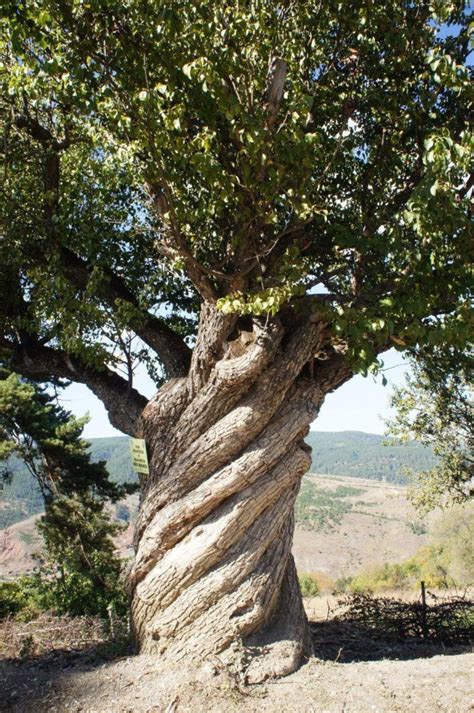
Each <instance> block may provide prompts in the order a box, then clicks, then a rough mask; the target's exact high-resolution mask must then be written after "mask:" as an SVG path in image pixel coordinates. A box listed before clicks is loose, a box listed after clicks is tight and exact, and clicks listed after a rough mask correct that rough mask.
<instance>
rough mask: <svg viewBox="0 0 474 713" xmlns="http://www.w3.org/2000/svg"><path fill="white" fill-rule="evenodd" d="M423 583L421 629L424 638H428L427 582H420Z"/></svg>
mask: <svg viewBox="0 0 474 713" xmlns="http://www.w3.org/2000/svg"><path fill="white" fill-rule="evenodd" d="M420 584H421V631H422V634H423V638H424V639H427V638H428V623H427V618H426V609H427V607H426V590H425V583H424V582H423V581H421V582H420Z"/></svg>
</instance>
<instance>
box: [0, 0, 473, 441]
mask: <svg viewBox="0 0 474 713" xmlns="http://www.w3.org/2000/svg"><path fill="white" fill-rule="evenodd" d="M442 27H444V31H443V32H440V30H441V28H442ZM468 33H469V12H468V10H467V8H465V6H464V3H463V2H454V3H446V2H445V1H444V0H438V1H437V0H419V1H417V2H400V1H399V0H388V1H387V2H384V3H367V2H351V3H341V2H338V1H336V0H331V1H330V2H321V3H313V2H311V3H310V2H305V1H302V0H301V1H298V2H281V3H274V2H268V1H264V0H261V1H258V2H253V1H252V2H238V1H236V2H225V3H222V2H219V3H189V2H184V1H183V0H175V1H173V2H171V3H167V4H166V5H162V4H160V3H150V2H146V0H127V1H126V2H116V1H115V0H107V2H106V3H104V2H102V1H101V2H99V1H98V0H90V1H88V2H82V1H77V2H76V1H74V2H69V3H67V2H62V1H52V0H41V1H39V0H38V1H34V0H33V1H31V2H22V1H15V2H14V1H12V2H7V3H5V4H4V11H3V15H2V18H1V21H0V37H1V47H0V53H1V56H0V61H1V64H0V72H1V74H0V108H1V135H2V141H1V148H0V152H1V155H2V165H3V168H2V178H1V185H2V188H1V201H0V226H1V227H0V231H1V236H2V241H1V245H0V251H1V255H0V270H1V284H2V288H1V289H2V301H3V304H4V307H3V310H2V316H1V337H0V338H1V343H0V344H1V349H2V354H3V358H4V360H7V361H8V363H9V365H10V366H11V367H12V368H14V369H16V370H18V371H19V372H20V373H23V374H25V375H27V376H29V377H31V378H34V379H51V378H68V379H72V380H75V381H79V382H83V383H85V384H87V385H88V386H89V387H90V388H91V389H92V390H93V391H94V392H95V393H96V394H97V395H98V396H99V397H100V398H101V399H102V400H103V401H104V403H105V405H106V407H107V409H108V411H109V416H110V418H111V421H112V422H113V423H114V425H116V426H117V427H118V428H119V429H121V430H123V431H124V432H127V433H134V432H135V427H136V426H135V424H136V421H137V419H138V417H139V414H140V413H141V411H142V410H143V408H144V406H145V404H146V399H145V398H144V397H142V396H141V395H140V394H139V393H138V392H137V391H135V389H134V388H133V380H132V375H133V371H134V367H135V365H136V363H137V361H142V362H146V364H147V366H148V367H149V370H150V373H151V374H152V376H153V378H154V379H155V381H156V383H157V384H160V383H161V381H162V379H163V378H166V377H172V376H181V375H184V374H186V373H187V370H188V368H189V363H190V359H191V351H192V347H193V344H194V339H195V334H196V329H197V324H198V320H199V306H200V304H201V303H202V302H203V301H204V302H206V303H212V304H215V305H217V307H218V309H220V310H221V311H222V312H223V313H233V314H238V315H249V314H250V315H257V316H258V315H261V316H263V317H266V316H271V315H275V314H276V313H277V312H278V313H279V314H280V315H283V316H285V315H287V317H288V318H291V315H293V314H299V313H304V314H310V313H312V314H315V315H317V317H318V319H323V320H324V322H325V324H327V325H329V329H330V331H331V335H332V336H331V344H332V348H334V349H336V350H339V351H340V352H342V353H343V354H344V355H345V358H346V359H347V360H349V362H350V363H351V368H352V369H353V370H358V371H361V372H362V373H365V372H366V371H367V369H368V368H374V367H373V364H374V361H375V359H376V355H377V354H378V353H380V352H382V351H383V350H385V349H387V348H388V347H389V346H393V345H395V346H396V347H397V348H400V349H404V348H406V347H410V346H413V345H416V344H417V343H419V342H423V343H430V344H433V345H436V344H439V343H443V344H446V343H449V344H451V345H452V346H453V348H457V349H462V347H463V344H464V342H465V339H466V334H467V330H468V319H469V316H468V315H469V302H468V295H469V272H468V263H469V256H470V255H471V252H470V250H471V248H470V245H471V243H470V238H471V237H472V233H471V231H470V227H471V222H470V218H471V216H470V212H469V197H470V191H471V188H472V177H471V178H470V177H469V173H468V171H469V161H470V155H471V150H472V143H473V138H472V133H471V132H470V131H469V123H468V117H469V108H470V106H471V104H472V86H471V84H470V70H469V69H468V67H467V66H466V59H467V57H468V54H469V42H468V37H469V34H468ZM323 357H324V355H322V358H323Z"/></svg>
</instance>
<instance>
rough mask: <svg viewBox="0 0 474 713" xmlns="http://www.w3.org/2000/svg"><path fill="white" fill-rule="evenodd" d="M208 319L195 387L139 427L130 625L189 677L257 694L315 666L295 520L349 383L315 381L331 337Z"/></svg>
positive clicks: (170, 394) (325, 372)
mask: <svg viewBox="0 0 474 713" xmlns="http://www.w3.org/2000/svg"><path fill="white" fill-rule="evenodd" d="M208 309H209V312H208V313H207V315H206V319H205V320H204V322H202V323H203V325H204V326H203V327H202V329H201V332H200V335H199V338H198V343H197V345H196V348H195V350H194V355H193V363H192V366H191V372H190V375H189V377H188V378H186V379H180V380H173V381H170V382H168V384H167V385H165V387H163V388H162V389H161V390H160V391H159V392H158V394H157V396H156V398H155V399H153V400H152V401H151V402H150V403H149V405H148V406H147V408H146V409H145V412H144V414H143V421H142V423H143V435H144V437H145V439H146V441H147V446H148V449H149V454H150V466H151V467H150V476H149V477H148V478H147V480H146V482H145V483H144V484H143V495H142V500H141V505H140V512H139V517H138V521H137V527H136V543H135V544H136V558H135V562H134V565H133V569H132V572H131V575H130V584H131V591H132V608H131V612H132V625H133V631H134V636H135V639H136V641H137V644H138V647H139V649H140V651H142V652H146V653H156V654H158V655H160V656H161V657H163V658H164V659H169V660H171V661H173V662H177V661H183V662H185V663H187V664H189V663H192V662H196V661H197V662H200V663H202V662H203V660H205V659H206V658H208V657H211V658H212V657H215V656H219V658H220V660H221V661H222V662H224V663H226V664H228V665H233V666H237V668H238V670H239V672H240V673H242V674H243V675H244V677H245V680H247V681H248V682H257V681H261V680H264V679H266V678H268V677H273V676H279V675H283V674H286V673H289V672H291V671H293V670H295V669H296V668H297V667H298V666H299V664H300V662H301V661H302V659H303V657H304V656H308V655H309V654H310V653H311V641H310V637H309V632H308V625H307V620H306V616H305V613H304V609H303V604H302V598H301V593H300V590H299V586H298V582H297V578H296V570H295V566H294V562H293V557H292V554H291V546H292V537H293V526H294V522H293V507H294V501H295V498H296V495H297V493H298V489H299V486H300V482H301V478H302V476H303V474H304V473H305V472H306V471H307V470H308V468H309V466H310V463H311V459H310V449H309V448H308V447H307V446H306V444H305V443H304V440H303V439H304V437H305V435H306V434H307V432H308V429H309V426H310V423H311V421H312V420H313V419H314V417H315V415H316V413H317V411H318V410H319V408H320V406H321V404H322V402H323V399H324V395H325V393H326V392H327V391H328V390H330V388H333V387H334V384H335V383H336V382H340V381H341V380H345V379H346V378H348V375H349V372H348V370H347V369H345V371H344V369H342V371H341V368H340V366H338V367H337V368H329V369H328V364H327V362H321V364H322V367H321V369H320V373H318V374H314V373H313V372H314V369H313V370H310V369H309V366H308V364H309V363H311V360H312V359H313V357H314V354H315V353H317V352H318V350H319V349H320V348H321V347H322V345H323V341H324V330H323V325H321V324H315V323H312V322H309V323H306V324H305V325H304V328H303V327H301V328H299V329H295V330H293V331H292V332H289V330H288V329H285V328H283V326H282V325H281V324H280V323H278V322H276V321H273V322H272V323H270V324H259V323H256V322H255V323H254V324H253V326H252V329H251V331H247V332H243V331H242V330H239V329H238V328H236V326H235V320H234V321H232V319H231V318H228V317H227V318H226V317H224V316H223V315H219V314H218V313H215V312H213V311H211V310H210V308H208ZM342 372H344V373H342ZM318 377H319V378H318Z"/></svg>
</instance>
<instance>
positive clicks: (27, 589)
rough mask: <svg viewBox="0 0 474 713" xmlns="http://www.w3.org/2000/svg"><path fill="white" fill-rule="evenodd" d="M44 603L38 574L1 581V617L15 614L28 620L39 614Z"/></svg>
mask: <svg viewBox="0 0 474 713" xmlns="http://www.w3.org/2000/svg"><path fill="white" fill-rule="evenodd" d="M43 605H44V601H43V595H42V591H41V587H40V582H39V579H38V577H37V576H36V575H29V576H23V577H18V578H17V579H15V580H12V581H10V582H1V583H0V619H5V618H6V617H7V616H15V617H18V618H20V619H22V620H23V621H27V620H29V619H33V618H34V617H35V616H37V614H38V613H39V612H40V611H41V609H43V608H44V607H43Z"/></svg>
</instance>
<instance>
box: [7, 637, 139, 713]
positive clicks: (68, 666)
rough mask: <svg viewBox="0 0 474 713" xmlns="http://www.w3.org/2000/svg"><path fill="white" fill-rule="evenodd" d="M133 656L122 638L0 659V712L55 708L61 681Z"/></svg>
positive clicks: (25, 712) (38, 710)
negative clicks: (79, 646) (78, 673)
mask: <svg viewBox="0 0 474 713" xmlns="http://www.w3.org/2000/svg"><path fill="white" fill-rule="evenodd" d="M131 655H133V651H132V648H131V646H130V645H129V644H128V643H127V642H126V641H124V640H122V639H120V640H116V641H114V640H109V641H104V642H98V643H94V644H91V645H90V646H86V647H81V648H78V649H71V648H69V647H67V648H55V649H53V650H51V651H48V652H43V653H42V654H37V655H25V656H23V657H21V658H4V659H1V660H0V692H1V693H0V711H2V712H3V711H9V712H11V713H14V712H16V711H18V712H20V711H21V713H27V711H35V713H40V712H42V711H48V712H49V711H51V710H57V708H55V707H54V701H55V700H56V699H57V695H58V693H59V691H60V689H61V688H62V687H63V683H64V681H65V680H66V679H67V677H68V676H69V675H73V674H74V673H75V672H88V671H93V670H95V669H99V668H101V667H103V666H107V664H109V663H113V662H115V661H117V660H119V659H121V658H124V657H129V656H131Z"/></svg>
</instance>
